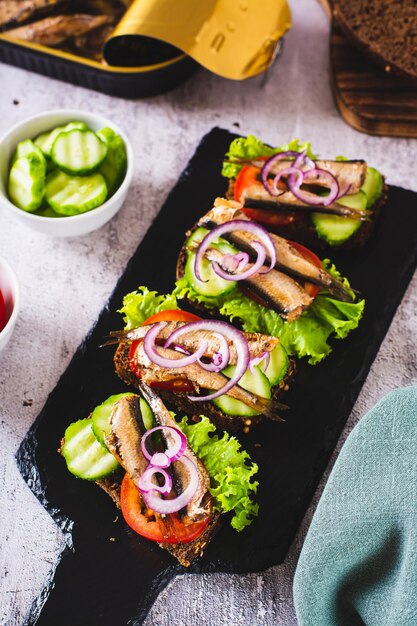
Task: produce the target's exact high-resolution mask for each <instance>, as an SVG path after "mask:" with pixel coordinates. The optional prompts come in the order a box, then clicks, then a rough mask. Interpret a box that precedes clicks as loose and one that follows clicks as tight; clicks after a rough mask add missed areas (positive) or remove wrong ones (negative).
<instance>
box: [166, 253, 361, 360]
mask: <svg viewBox="0 0 417 626" xmlns="http://www.w3.org/2000/svg"><path fill="white" fill-rule="evenodd" d="M323 265H324V266H325V269H327V271H328V272H329V273H330V274H332V275H333V276H335V277H336V278H338V279H339V280H342V281H343V283H344V285H345V286H346V287H347V289H348V290H349V291H350V292H351V293H353V292H352V291H351V290H350V286H349V282H348V280H347V279H346V278H342V277H341V275H340V273H339V272H338V271H337V270H336V268H335V267H334V266H333V265H332V264H331V263H330V262H329V261H328V260H326V261H324V262H323ZM173 293H174V295H175V296H176V298H178V299H182V298H187V299H189V300H190V301H191V302H197V303H199V304H203V305H204V306H205V307H207V308H209V309H210V308H212V309H216V310H218V311H219V313H220V315H223V316H224V317H227V318H229V319H230V321H233V320H235V319H236V320H238V321H240V323H241V325H242V328H243V330H244V331H246V332H249V333H250V332H260V333H265V334H267V335H273V336H274V337H279V338H280V340H281V343H282V345H283V346H284V348H285V349H286V351H287V352H288V354H291V355H294V356H297V357H300V358H301V357H307V358H308V362H309V363H310V364H311V365H315V364H316V363H319V362H320V361H322V360H323V359H324V358H325V357H326V356H327V355H328V354H329V353H330V352H331V349H332V348H331V345H330V343H329V339H330V337H331V336H334V337H336V338H338V339H343V338H344V337H346V336H347V335H348V333H349V332H350V331H351V330H353V329H355V328H357V326H358V324H359V321H360V319H361V317H362V315H363V310H364V306H365V301H364V300H359V301H358V302H341V301H339V300H335V299H334V298H332V297H331V296H330V295H329V294H328V293H327V292H324V291H321V292H320V293H319V294H318V295H317V297H316V298H315V300H314V302H313V303H312V304H311V305H310V306H309V308H308V309H307V311H305V312H304V313H303V314H302V315H301V316H300V317H299V318H298V319H296V320H294V321H293V322H286V321H284V320H283V319H282V317H281V316H280V315H279V314H278V313H277V312H276V311H273V310H272V309H268V308H266V307H264V306H262V305H261V304H258V303H257V302H255V301H254V300H251V299H250V298H249V297H248V296H245V295H244V294H243V293H242V291H240V289H239V288H238V287H236V288H235V289H234V290H233V291H231V292H228V293H227V294H225V295H220V296H216V297H208V296H202V295H201V294H199V293H197V292H196V291H195V290H194V289H193V288H192V287H191V286H190V285H189V284H188V282H187V279H186V278H185V277H184V278H182V279H180V280H179V281H177V283H176V288H175V290H174V292H173Z"/></svg>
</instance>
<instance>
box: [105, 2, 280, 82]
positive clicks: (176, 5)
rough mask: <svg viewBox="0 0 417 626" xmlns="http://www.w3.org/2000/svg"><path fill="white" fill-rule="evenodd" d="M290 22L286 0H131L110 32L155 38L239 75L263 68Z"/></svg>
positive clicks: (223, 71) (208, 66) (212, 68)
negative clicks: (113, 29) (124, 12)
mask: <svg viewBox="0 0 417 626" xmlns="http://www.w3.org/2000/svg"><path fill="white" fill-rule="evenodd" d="M290 27H291V13H290V9H289V6H288V3H287V0H135V1H134V2H133V3H132V5H131V6H130V8H129V9H128V11H127V12H126V14H125V15H124V17H123V18H122V20H121V21H120V22H119V24H118V26H117V28H116V30H115V31H114V32H113V37H126V36H129V35H142V36H145V37H152V38H155V39H159V40H162V41H164V42H167V43H169V44H171V45H173V46H175V47H176V48H179V49H180V50H182V51H183V52H185V53H186V54H188V55H189V56H191V57H192V58H193V59H195V60H196V61H197V62H198V63H200V65H202V66H203V67H205V68H206V69H208V70H210V71H211V72H214V73H215V74H218V75H219V76H222V77H224V78H230V79H234V80H242V79H245V78H250V77H251V76H255V75H256V74H259V73H260V72H263V71H264V70H266V69H267V68H268V67H269V65H270V64H271V63H272V61H273V60H274V54H275V49H276V46H277V44H278V42H279V40H280V39H281V37H282V36H283V35H284V33H285V32H286V31H287V30H288V29H289V28H290Z"/></svg>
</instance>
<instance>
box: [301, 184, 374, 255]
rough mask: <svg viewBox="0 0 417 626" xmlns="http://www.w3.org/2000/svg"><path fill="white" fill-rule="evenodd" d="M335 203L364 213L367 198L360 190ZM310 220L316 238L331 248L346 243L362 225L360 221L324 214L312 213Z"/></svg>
mask: <svg viewBox="0 0 417 626" xmlns="http://www.w3.org/2000/svg"><path fill="white" fill-rule="evenodd" d="M337 202H338V204H343V205H345V206H348V207H351V208H352V209H361V210H362V211H365V210H366V205H367V197H366V194H365V193H364V192H363V191H362V190H360V191H358V193H354V194H352V195H350V196H344V197H343V198H341V199H340V200H337ZM311 219H312V221H313V224H314V226H315V227H316V230H317V234H318V236H319V237H321V238H322V239H325V240H326V241H327V243H329V244H330V245H332V246H338V245H341V244H342V243H344V242H345V241H347V240H348V239H349V237H351V236H352V235H353V234H354V233H355V232H356V231H357V230H358V228H360V227H361V225H362V222H361V221H360V220H354V219H350V218H348V217H339V216H338V215H325V214H324V213H312V214H311Z"/></svg>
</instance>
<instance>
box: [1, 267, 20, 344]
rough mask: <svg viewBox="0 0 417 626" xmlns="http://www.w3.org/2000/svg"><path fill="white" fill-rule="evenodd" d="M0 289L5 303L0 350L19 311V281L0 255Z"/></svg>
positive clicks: (6, 340)
mask: <svg viewBox="0 0 417 626" xmlns="http://www.w3.org/2000/svg"><path fill="white" fill-rule="evenodd" d="M0 291H1V293H2V294H3V298H4V303H5V305H6V320H7V322H6V326H5V327H4V328H3V330H2V331H0V352H1V351H2V350H4V348H5V347H6V345H7V344H8V343H9V340H10V337H11V336H12V333H13V329H14V327H15V324H16V320H17V316H18V313H19V306H20V303H19V283H18V282H17V278H16V274H15V273H14V271H13V270H12V268H11V267H10V265H9V264H8V262H7V261H6V259H3V257H0Z"/></svg>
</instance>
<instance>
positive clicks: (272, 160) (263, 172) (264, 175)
mask: <svg viewBox="0 0 417 626" xmlns="http://www.w3.org/2000/svg"><path fill="white" fill-rule="evenodd" d="M300 154H302V153H300V152H295V151H294V150H288V151H287V152H277V154H274V155H272V156H271V158H269V159H268V160H267V161H265V165H264V166H263V168H262V169H261V180H262V183H263V185H264V187H265V189H266V190H267V192H268V193H270V194H271V196H279V195H280V193H279V192H278V190H277V189H273V191H271V188H270V186H269V183H268V175H269V171H270V169H271V167H272V166H273V165H274V163H276V162H277V161H282V159H288V158H291V157H296V158H297V157H299V156H300Z"/></svg>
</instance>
